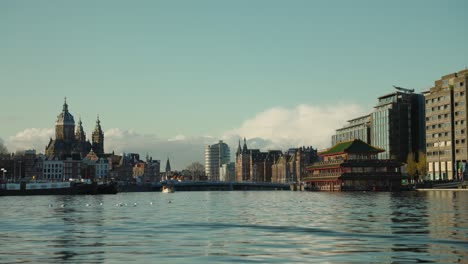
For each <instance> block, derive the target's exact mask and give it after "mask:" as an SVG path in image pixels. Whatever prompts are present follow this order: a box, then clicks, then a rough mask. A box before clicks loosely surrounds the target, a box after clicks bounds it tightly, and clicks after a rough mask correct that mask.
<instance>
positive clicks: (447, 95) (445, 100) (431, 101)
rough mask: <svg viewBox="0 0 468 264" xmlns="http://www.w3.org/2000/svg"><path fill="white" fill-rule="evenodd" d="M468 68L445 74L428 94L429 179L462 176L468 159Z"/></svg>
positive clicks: (426, 95) (427, 153) (458, 177)
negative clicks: (467, 86)
mask: <svg viewBox="0 0 468 264" xmlns="http://www.w3.org/2000/svg"><path fill="white" fill-rule="evenodd" d="M467 83H468V70H467V69H465V70H462V71H459V72H458V73H452V74H449V75H445V76H443V77H442V78H441V79H440V80H437V81H435V84H434V87H433V88H431V89H430V90H429V91H428V92H426V93H425V101H426V141H427V145H426V149H427V150H426V156H427V163H428V164H427V165H428V180H440V179H442V180H451V179H460V178H462V177H463V175H464V174H466V168H467V164H466V163H467V161H468V138H467V132H468V127H467V125H468V123H467V121H468V120H467V110H468V109H467V104H466V98H467V96H466V95H467V92H468V91H467V88H466V85H467Z"/></svg>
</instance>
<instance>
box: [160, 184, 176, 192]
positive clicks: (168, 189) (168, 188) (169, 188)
mask: <svg viewBox="0 0 468 264" xmlns="http://www.w3.org/2000/svg"><path fill="white" fill-rule="evenodd" d="M162 192H163V193H173V192H175V189H174V186H169V185H164V186H163V187H162Z"/></svg>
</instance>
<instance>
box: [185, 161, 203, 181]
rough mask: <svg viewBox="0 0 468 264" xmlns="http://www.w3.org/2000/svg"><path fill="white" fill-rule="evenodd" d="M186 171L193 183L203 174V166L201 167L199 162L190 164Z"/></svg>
mask: <svg viewBox="0 0 468 264" xmlns="http://www.w3.org/2000/svg"><path fill="white" fill-rule="evenodd" d="M186 170H188V171H189V172H190V174H191V175H192V179H193V180H195V181H198V180H200V176H203V175H204V174H205V166H203V164H201V163H200V162H192V163H191V164H190V165H188V166H187V168H186Z"/></svg>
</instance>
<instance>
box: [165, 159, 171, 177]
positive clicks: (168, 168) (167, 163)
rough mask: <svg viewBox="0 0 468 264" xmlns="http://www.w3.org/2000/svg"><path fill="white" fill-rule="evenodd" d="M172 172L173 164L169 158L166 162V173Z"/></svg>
mask: <svg viewBox="0 0 468 264" xmlns="http://www.w3.org/2000/svg"><path fill="white" fill-rule="evenodd" d="M168 172H171V163H170V162H169V157H167V161H166V173H168Z"/></svg>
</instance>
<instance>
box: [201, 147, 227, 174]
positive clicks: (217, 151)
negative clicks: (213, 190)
mask: <svg viewBox="0 0 468 264" xmlns="http://www.w3.org/2000/svg"><path fill="white" fill-rule="evenodd" d="M229 161H230V151H229V146H228V145H227V144H226V143H223V141H222V140H220V141H219V143H217V144H214V145H208V146H206V148H205V174H206V176H207V177H208V179H209V180H213V181H219V168H220V167H221V166H222V165H223V164H228V163H229Z"/></svg>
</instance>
